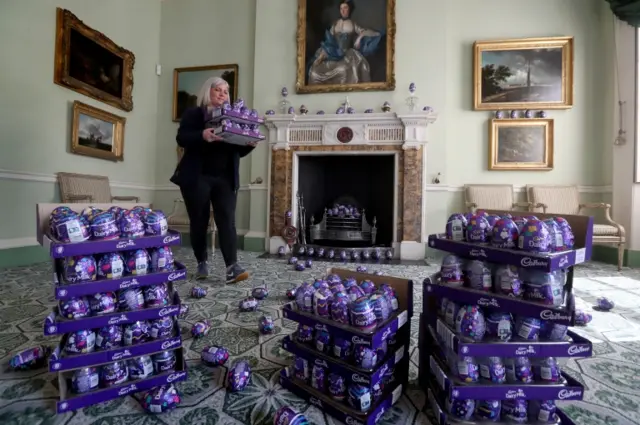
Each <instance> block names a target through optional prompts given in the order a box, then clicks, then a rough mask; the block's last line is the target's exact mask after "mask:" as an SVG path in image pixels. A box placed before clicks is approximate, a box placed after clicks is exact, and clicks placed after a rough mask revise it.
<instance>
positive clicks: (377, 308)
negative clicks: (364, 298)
mask: <svg viewBox="0 0 640 425" xmlns="http://www.w3.org/2000/svg"><path fill="white" fill-rule="evenodd" d="M369 301H370V302H371V305H372V306H373V314H375V316H376V320H377V321H378V322H379V323H381V322H384V321H386V320H387V319H388V318H389V316H390V315H391V303H390V302H389V299H388V298H387V295H386V294H385V293H384V292H383V291H378V292H376V293H375V294H372V295H371V297H369Z"/></svg>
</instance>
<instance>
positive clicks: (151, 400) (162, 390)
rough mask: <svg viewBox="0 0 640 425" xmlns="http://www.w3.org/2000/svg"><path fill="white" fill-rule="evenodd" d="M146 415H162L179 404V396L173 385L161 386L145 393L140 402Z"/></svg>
mask: <svg viewBox="0 0 640 425" xmlns="http://www.w3.org/2000/svg"><path fill="white" fill-rule="evenodd" d="M140 404H141V405H142V408H143V409H144V410H145V411H146V412H147V413H164V412H168V411H169V410H173V409H175V408H176V407H178V405H179V404H180V394H178V390H176V388H175V387H174V386H173V384H168V385H161V386H159V387H155V388H152V389H150V390H149V391H147V392H146V393H145V394H144V395H143V396H142V400H140Z"/></svg>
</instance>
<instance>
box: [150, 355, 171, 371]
mask: <svg viewBox="0 0 640 425" xmlns="http://www.w3.org/2000/svg"><path fill="white" fill-rule="evenodd" d="M151 360H152V361H153V369H154V371H155V372H156V373H163V372H167V371H170V370H175V367H176V362H177V359H176V355H175V353H174V352H173V351H163V352H161V353H158V354H155V355H154V356H153V357H152V358H151Z"/></svg>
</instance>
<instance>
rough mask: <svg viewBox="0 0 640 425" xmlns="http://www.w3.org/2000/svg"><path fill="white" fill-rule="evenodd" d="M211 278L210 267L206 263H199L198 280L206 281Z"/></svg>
mask: <svg viewBox="0 0 640 425" xmlns="http://www.w3.org/2000/svg"><path fill="white" fill-rule="evenodd" d="M208 277H209V265H208V264H207V262H206V261H202V262H200V263H198V270H197V271H196V280H204V279H206V278H208Z"/></svg>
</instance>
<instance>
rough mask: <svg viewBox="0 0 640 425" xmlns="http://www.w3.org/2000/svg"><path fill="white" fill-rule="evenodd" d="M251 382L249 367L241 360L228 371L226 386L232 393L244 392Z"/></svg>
mask: <svg viewBox="0 0 640 425" xmlns="http://www.w3.org/2000/svg"><path fill="white" fill-rule="evenodd" d="M250 381H251V367H250V366H249V363H247V362H246V361H245V360H241V361H239V362H238V363H236V364H235V365H233V367H232V368H231V370H229V374H228V375H227V386H228V387H229V390H231V391H232V392H236V391H242V390H244V389H245V388H246V387H247V385H249V382H250Z"/></svg>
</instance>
